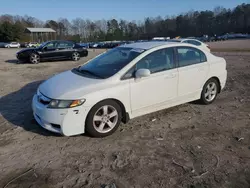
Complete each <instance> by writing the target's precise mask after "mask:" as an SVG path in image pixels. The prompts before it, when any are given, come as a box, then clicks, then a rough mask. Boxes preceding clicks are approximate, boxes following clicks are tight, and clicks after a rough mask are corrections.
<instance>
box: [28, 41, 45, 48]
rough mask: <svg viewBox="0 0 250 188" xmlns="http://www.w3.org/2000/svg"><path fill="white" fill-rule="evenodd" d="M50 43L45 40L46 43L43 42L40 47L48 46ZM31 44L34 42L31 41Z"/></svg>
mask: <svg viewBox="0 0 250 188" xmlns="http://www.w3.org/2000/svg"><path fill="white" fill-rule="evenodd" d="M48 43H49V42H44V43H42V44H41V45H40V46H39V48H43V47H44V46H46V45H47V44H48ZM31 44H32V43H31Z"/></svg>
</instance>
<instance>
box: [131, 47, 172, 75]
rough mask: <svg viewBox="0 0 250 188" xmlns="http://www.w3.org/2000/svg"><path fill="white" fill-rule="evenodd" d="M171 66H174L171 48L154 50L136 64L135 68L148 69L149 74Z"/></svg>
mask: <svg viewBox="0 0 250 188" xmlns="http://www.w3.org/2000/svg"><path fill="white" fill-rule="evenodd" d="M173 68H175V63H174V51H173V48H165V49H161V50H157V51H154V52H152V53H151V54H149V55H147V56H146V57H144V58H142V59H141V60H140V61H139V62H138V63H137V64H136V70H139V69H149V70H150V72H151V74H153V73H157V72H161V71H165V70H169V69H173Z"/></svg>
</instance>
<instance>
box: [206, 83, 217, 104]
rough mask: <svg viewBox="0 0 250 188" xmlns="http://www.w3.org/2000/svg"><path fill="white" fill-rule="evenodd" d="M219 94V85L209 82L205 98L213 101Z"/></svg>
mask: <svg viewBox="0 0 250 188" xmlns="http://www.w3.org/2000/svg"><path fill="white" fill-rule="evenodd" d="M216 95H217V86H216V83H214V82H210V83H209V84H207V87H206V90H205V99H206V100H207V101H208V102H211V101H213V100H214V98H215V97H216Z"/></svg>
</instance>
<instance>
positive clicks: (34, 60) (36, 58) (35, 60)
mask: <svg viewBox="0 0 250 188" xmlns="http://www.w3.org/2000/svg"><path fill="white" fill-rule="evenodd" d="M39 62H40V56H39V55H38V54H36V53H32V54H30V63H32V64H38V63H39Z"/></svg>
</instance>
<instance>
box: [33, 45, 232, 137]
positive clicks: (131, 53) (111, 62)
mask: <svg viewBox="0 0 250 188" xmlns="http://www.w3.org/2000/svg"><path fill="white" fill-rule="evenodd" d="M226 79H227V70H226V61H225V59H223V58H221V57H216V56H214V55H213V54H211V53H210V52H208V51H207V50H203V49H200V48H197V47H195V46H194V45H191V44H187V43H174V42H143V43H132V44H127V45H123V46H120V47H117V48H114V49H111V50H108V51H107V52H105V53H103V54H101V55H99V56H97V57H96V58H94V59H92V60H90V61H89V62H88V63H86V64H84V65H82V66H80V67H78V68H74V69H72V70H69V71H66V72H63V73H60V74H57V75H55V76H54V77H52V78H50V79H48V80H47V81H45V82H43V83H42V84H41V85H40V86H39V88H38V89H37V93H36V94H35V95H34V97H33V101H32V109H33V114H34V117H35V119H36V121H37V122H38V123H39V124H40V126H42V127H43V128H45V129H47V130H49V131H52V132H55V133H59V134H62V135H66V136H71V135H77V134H82V133H84V132H87V133H89V134H90V135H91V136H94V137H104V136H107V135H110V134H112V133H113V132H114V131H115V130H116V129H117V128H118V126H119V124H120V123H121V122H124V123H126V122H127V121H128V120H129V119H132V118H135V117H138V116H141V115H144V114H148V113H151V112H155V111H158V110H162V109H165V108H169V107H172V106H176V105H180V104H183V103H187V102H190V101H195V100H200V101H201V102H202V103H204V104H210V103H212V102H214V100H215V99H216V97H217V95H218V93H220V92H221V90H222V89H223V88H224V86H225V84H226Z"/></svg>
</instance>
